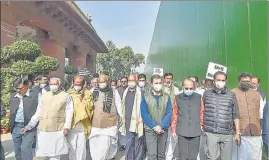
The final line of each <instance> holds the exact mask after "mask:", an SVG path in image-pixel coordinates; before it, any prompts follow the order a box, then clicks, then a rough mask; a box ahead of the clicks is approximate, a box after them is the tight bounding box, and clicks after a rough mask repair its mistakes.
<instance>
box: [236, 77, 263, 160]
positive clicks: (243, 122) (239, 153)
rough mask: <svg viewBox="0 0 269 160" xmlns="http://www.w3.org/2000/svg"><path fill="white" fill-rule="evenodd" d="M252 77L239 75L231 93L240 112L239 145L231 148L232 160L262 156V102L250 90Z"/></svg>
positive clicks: (255, 93)
mask: <svg viewBox="0 0 269 160" xmlns="http://www.w3.org/2000/svg"><path fill="white" fill-rule="evenodd" d="M251 79H252V76H251V74H249V73H241V74H240V75H239V76H238V80H239V86H238V87H237V88H235V89H233V90H232V91H233V92H234V93H235V95H236V99H237V102H238V107H239V112H240V132H241V135H242V138H241V145H240V146H235V147H233V149H234V151H233V160H241V159H242V160H256V159H257V160H258V159H261V154H262V136H261V120H262V118H263V108H264V104H263V100H262V98H261V96H260V93H259V92H258V91H256V90H253V89H251V86H252V83H251Z"/></svg>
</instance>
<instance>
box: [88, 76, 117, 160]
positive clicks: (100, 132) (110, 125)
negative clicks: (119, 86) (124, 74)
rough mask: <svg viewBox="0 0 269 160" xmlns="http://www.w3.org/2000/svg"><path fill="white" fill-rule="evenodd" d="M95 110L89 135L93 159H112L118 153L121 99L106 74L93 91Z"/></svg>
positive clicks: (101, 77)
mask: <svg viewBox="0 0 269 160" xmlns="http://www.w3.org/2000/svg"><path fill="white" fill-rule="evenodd" d="M93 99H94V112H93V118H92V129H91V133H90V136H89V143H90V150H91V152H90V153H91V157H92V159H93V160H105V159H112V158H114V156H115V155H116V153H117V149H118V147H117V140H118V126H117V124H118V122H117V113H118V114H119V115H120V116H121V112H120V111H121V99H120V96H119V93H118V92H117V91H113V89H112V88H111V87H110V85H109V84H108V77H107V76H106V75H100V76H99V87H98V88H97V89H95V90H94V91H93Z"/></svg>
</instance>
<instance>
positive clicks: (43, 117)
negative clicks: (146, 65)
mask: <svg viewBox="0 0 269 160" xmlns="http://www.w3.org/2000/svg"><path fill="white" fill-rule="evenodd" d="M238 81H239V85H238V87H236V88H235V89H233V90H231V91H230V90H228V88H227V85H226V82H227V75H226V74H225V73H223V72H217V73H215V75H214V80H208V79H207V80H204V81H202V83H201V86H200V87H198V85H199V83H198V78H197V77H196V76H190V77H188V78H186V79H185V80H184V81H183V83H182V88H181V89H179V88H177V87H176V86H174V84H173V74H172V73H166V74H164V76H163V77H162V76H160V75H157V74H154V75H152V76H151V78H150V84H149V83H148V82H147V79H146V76H145V75H144V74H140V75H138V76H137V75H133V74H132V75H129V76H128V77H123V78H121V79H120V80H119V81H115V80H109V78H108V77H107V76H106V75H100V76H99V77H95V78H93V79H92V80H91V88H90V89H89V88H88V86H87V83H86V80H85V77H83V76H81V75H77V76H75V77H74V80H73V84H72V86H71V87H70V89H68V90H67V91H64V89H63V87H62V86H63V85H62V83H61V80H60V79H59V78H56V77H53V78H51V79H50V80H48V77H46V76H41V77H39V79H37V81H36V82H35V83H36V86H35V87H32V89H29V86H28V80H27V79H24V78H19V79H17V80H15V81H14V83H13V85H14V87H15V88H16V91H17V92H16V93H12V94H11V97H10V111H11V116H10V122H11V123H10V124H11V133H12V140H13V146H14V151H15V156H16V160H31V159H33V157H34V159H44V158H50V159H52V160H59V159H60V156H61V155H65V154H68V155H69V159H70V160H85V159H86V152H87V149H86V148H87V147H86V143H87V142H89V150H90V155H91V158H92V160H110V159H115V155H116V153H117V151H118V150H121V151H125V159H126V160H144V159H147V160H165V159H166V160H172V159H178V160H195V159H200V160H218V159H221V160H261V155H262V134H267V132H268V129H267V125H264V123H263V122H262V120H263V119H264V120H265V119H266V118H267V119H268V115H265V112H264V111H263V109H266V108H267V110H268V104H266V98H265V93H264V92H263V91H262V90H261V89H260V88H259V83H260V80H259V78H258V77H254V76H252V75H251V74H248V73H242V74H240V75H239V77H238ZM264 106H266V107H264ZM266 112H267V111H266ZM264 115H265V116H264ZM1 116H2V115H1ZM266 123H267V122H266ZM262 124H263V126H265V127H264V128H263V132H262V129H261V128H262ZM265 128H266V129H265ZM87 140H88V141H87ZM265 145H266V146H268V142H266V144H265Z"/></svg>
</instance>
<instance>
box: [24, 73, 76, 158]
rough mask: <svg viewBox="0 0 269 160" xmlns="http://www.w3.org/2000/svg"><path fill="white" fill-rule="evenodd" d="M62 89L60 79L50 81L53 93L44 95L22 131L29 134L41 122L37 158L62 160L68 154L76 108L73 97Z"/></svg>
mask: <svg viewBox="0 0 269 160" xmlns="http://www.w3.org/2000/svg"><path fill="white" fill-rule="evenodd" d="M60 87H61V80H60V79H59V78H56V77H54V78H51V79H50V90H51V91H49V92H46V93H44V95H42V97H41V100H40V102H39V104H38V106H37V110H36V113H35V114H34V115H33V116H32V118H31V120H30V122H29V123H28V125H27V126H25V128H23V129H22V130H21V134H23V135H24V134H28V132H27V131H29V130H32V129H33V128H34V126H36V124H37V123H38V122H39V124H38V133H37V142H36V157H41V158H45V157H49V158H51V159H54V160H60V156H61V155H65V154H68V142H67V139H66V136H67V135H68V133H69V130H70V128H71V123H72V117H73V109H74V108H73V100H72V98H71V96H70V95H69V94H68V93H66V92H64V91H62V90H60V89H59V88H60ZM48 146H49V147H48Z"/></svg>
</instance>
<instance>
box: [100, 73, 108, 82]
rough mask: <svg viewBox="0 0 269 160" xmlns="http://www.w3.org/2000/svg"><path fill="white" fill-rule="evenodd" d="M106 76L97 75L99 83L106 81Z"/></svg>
mask: <svg viewBox="0 0 269 160" xmlns="http://www.w3.org/2000/svg"><path fill="white" fill-rule="evenodd" d="M107 81H108V77H107V76H106V75H103V74H102V75H100V76H99V83H107Z"/></svg>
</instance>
